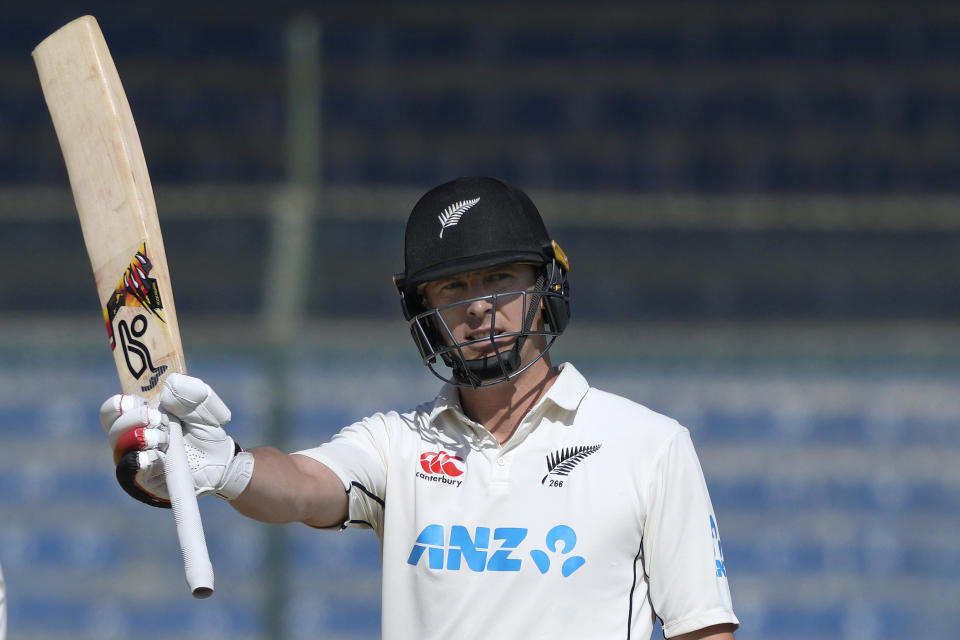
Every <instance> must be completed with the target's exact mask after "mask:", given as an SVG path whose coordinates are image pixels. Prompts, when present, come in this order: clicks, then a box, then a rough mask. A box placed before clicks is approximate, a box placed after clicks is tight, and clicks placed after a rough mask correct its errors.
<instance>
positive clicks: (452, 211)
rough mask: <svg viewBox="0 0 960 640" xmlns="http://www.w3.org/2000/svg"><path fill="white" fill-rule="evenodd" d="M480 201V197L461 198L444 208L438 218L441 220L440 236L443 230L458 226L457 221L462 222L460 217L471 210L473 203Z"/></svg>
mask: <svg viewBox="0 0 960 640" xmlns="http://www.w3.org/2000/svg"><path fill="white" fill-rule="evenodd" d="M478 202H480V198H474V199H473V200H461V201H460V202H454V203H453V204H452V205H450V206H449V207H447V208H446V209H444V210H443V213H441V214H440V215H439V216H437V219H438V220H440V237H441V238H442V237H443V232H444V230H446V229H449V228H450V227H455V226H457V223H458V222H460V218H461V217H462V216H463V214H465V213H466V212H467V211H469V210H470V208H471V207H473V205H475V204H477V203H478Z"/></svg>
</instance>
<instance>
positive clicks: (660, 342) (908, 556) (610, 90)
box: [0, 0, 960, 640]
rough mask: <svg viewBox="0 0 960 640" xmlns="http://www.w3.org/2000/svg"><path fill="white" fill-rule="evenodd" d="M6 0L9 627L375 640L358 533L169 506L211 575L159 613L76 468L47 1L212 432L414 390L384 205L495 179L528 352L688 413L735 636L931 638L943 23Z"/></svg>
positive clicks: (942, 334) (944, 291) (937, 629)
mask: <svg viewBox="0 0 960 640" xmlns="http://www.w3.org/2000/svg"><path fill="white" fill-rule="evenodd" d="M12 4H13V6H12V7H6V8H5V10H4V14H3V19H2V21H0V564H2V566H3V570H4V573H5V575H6V579H7V591H8V593H7V596H8V607H9V611H8V615H9V636H10V640H41V639H43V640H46V639H53V638H58V639H59V638H77V639H83V640H87V639H89V640H93V639H97V640H103V639H113V638H130V637H136V638H140V639H142V640H153V639H158V640H159V639H172V638H203V639H210V640H213V639H220V638H223V639H246V638H251V639H252V638H266V639H271V640H272V639H276V640H294V639H301V638H304V639H306V638H329V639H339V640H360V639H370V638H378V637H379V617H380V604H379V599H380V586H379V579H380V569H379V558H378V549H377V544H376V540H375V537H374V536H373V534H372V533H370V532H362V531H360V532H356V531H348V532H344V533H329V532H318V531H313V530H310V529H307V528H306V527H303V526H302V525H289V526H283V527H281V526H267V525H262V524H258V523H255V522H252V521H248V520H246V519H244V518H242V517H241V516H239V515H237V514H235V513H234V512H233V511H232V510H231V509H230V508H229V507H228V506H226V505H224V504H223V503H221V502H219V501H217V500H215V499H213V498H208V499H203V500H201V509H202V511H203V515H204V519H205V525H206V531H207V536H208V542H209V545H210V549H211V555H212V559H213V564H214V567H215V570H216V576H217V583H216V594H215V595H214V596H213V598H212V599H210V600H206V601H195V600H193V599H192V598H191V597H190V596H189V594H188V591H187V588H186V584H185V582H184V579H183V573H182V566H181V564H180V558H179V551H178V549H177V546H176V543H175V537H174V530H173V524H172V521H171V518H170V514H169V512H165V511H160V510H152V509H149V508H147V507H145V506H143V505H140V504H139V503H136V502H134V501H132V500H130V499H129V498H127V497H126V495H125V494H123V492H122V491H121V490H120V489H119V487H118V486H117V485H116V483H115V481H114V478H113V465H112V462H111V457H110V452H109V451H108V447H107V444H106V440H105V438H104V437H103V434H102V432H101V430H100V427H99V424H98V421H97V408H98V407H99V405H100V403H101V401H102V400H103V399H104V398H106V397H107V396H108V395H110V394H112V393H115V392H116V391H117V382H116V379H115V372H114V368H113V361H112V359H111V357H110V354H109V351H108V349H107V340H106V335H105V331H104V329H103V325H102V321H101V320H100V312H99V309H98V302H97V299H96V291H95V288H94V285H93V279H92V276H91V273H90V270H89V265H88V262H87V257H86V254H85V251H84V248H83V241H82V238H81V234H80V226H79V223H78V222H77V219H76V212H75V209H74V207H73V201H72V197H71V194H70V190H69V186H68V182H67V176H66V171H65V168H64V165H63V161H62V159H61V156H60V150H59V147H58V145H57V141H56V137H55V134H54V131H53V127H52V125H51V122H50V118H49V116H48V114H47V111H46V108H45V106H44V103H43V98H42V95H41V92H40V87H39V82H38V80H37V77H36V72H35V70H34V67H33V65H32V62H31V59H30V51H31V50H32V49H33V47H34V46H35V45H36V44H37V43H38V42H39V41H40V40H41V39H42V38H43V37H45V36H46V35H47V34H49V33H50V32H52V31H54V30H55V29H56V28H58V27H59V26H61V25H62V24H64V23H66V22H67V21H69V20H71V19H73V18H75V17H78V16H79V15H80V12H92V13H94V14H95V15H96V17H97V18H98V20H99V22H100V25H101V27H102V29H103V31H104V33H105V35H106V37H107V41H108V43H109V44H110V46H111V49H112V51H113V56H114V59H115V61H116V64H117V67H118V69H119V72H120V75H121V78H122V79H123V82H124V85H125V88H126V90H127V93H128V97H129V101H130V103H131V106H132V109H133V113H134V117H135V119H136V121H137V125H138V127H139V131H140V135H141V138H142V142H143V147H144V150H145V152H146V156H147V164H148V166H149V168H150V172H151V177H152V180H153V185H154V188H155V191H156V197H157V204H158V209H159V211H160V218H161V224H162V227H163V231H164V235H165V241H166V248H167V254H168V257H169V260H170V264H171V272H172V278H173V284H174V291H175V294H176V303H177V308H178V311H179V317H180V326H181V330H182V334H183V341H184V345H185V348H186V354H187V363H188V366H189V369H190V371H191V373H193V374H195V375H198V376H201V377H203V378H205V379H206V380H207V381H208V382H210V383H211V384H212V385H213V386H214V387H215V388H216V389H217V390H218V391H219V393H220V395H221V396H222V397H223V398H224V399H225V400H226V401H227V402H228V404H229V405H230V406H231V408H232V409H233V415H234V420H233V422H232V423H231V425H230V427H229V429H230V431H231V433H232V434H234V435H235V437H236V438H237V439H238V440H239V441H240V442H241V443H242V444H243V445H244V446H247V447H250V446H256V445H260V444H273V445H277V446H279V447H281V448H283V449H287V450H293V449H296V448H300V447H306V446H312V445H314V444H317V443H319V442H322V441H324V440H325V439H327V438H328V437H329V436H330V435H331V434H332V433H334V432H335V431H336V430H337V429H339V428H340V427H341V426H343V425H345V424H348V423H350V422H352V421H353V420H354V419H357V418H359V417H362V416H364V415H367V414H369V413H371V412H374V411H377V410H384V409H390V408H400V409H405V408H410V407H412V406H413V405H415V404H417V403H418V402H419V401H423V400H427V399H429V398H431V397H432V396H433V394H434V393H435V392H436V390H437V388H438V385H439V382H438V381H437V380H435V379H433V378H432V377H431V376H430V374H429V372H428V371H427V369H426V368H424V367H423V366H422V365H421V364H420V362H419V359H418V356H417V354H416V351H415V348H414V346H413V344H412V342H411V341H410V339H409V335H408V334H407V331H406V327H405V326H404V323H403V321H402V318H401V315H400V307H399V302H398V300H397V299H396V296H395V294H394V292H393V289H392V285H391V281H390V276H391V274H392V273H394V272H395V271H398V270H400V269H401V268H402V266H403V265H402V253H401V251H402V245H401V243H402V229H403V222H404V220H405V218H406V215H407V214H408V213H409V210H410V208H411V207H412V205H413V203H414V202H415V201H416V199H417V197H418V196H419V195H420V194H421V193H422V192H424V191H426V190H427V189H428V188H430V187H432V186H434V185H436V184H439V183H441V182H444V181H446V180H448V179H451V178H453V177H456V176H460V175H471V174H490V175H496V176H499V177H502V178H505V179H507V180H509V181H511V182H514V183H515V184H517V185H519V186H520V187H522V188H523V189H525V190H526V191H527V192H528V193H529V194H530V195H531V196H532V197H533V199H534V201H535V202H537V203H538V205H539V207H540V209H541V211H542V213H543V216H544V218H545V219H546V221H547V223H548V226H549V227H550V229H551V232H552V234H553V235H554V237H555V238H556V239H557V240H558V242H559V243H560V244H561V246H562V247H563V248H564V249H565V250H566V253H567V254H568V255H569V256H570V259H571V263H572V270H571V280H572V291H573V318H572V324H571V327H570V329H569V330H568V332H567V334H566V335H564V336H563V337H562V338H561V339H560V341H559V342H558V343H557V347H556V348H555V350H556V356H555V360H560V361H563V360H567V359H569V360H572V361H574V362H575V363H576V364H577V366H578V368H579V369H580V370H581V371H583V372H584V373H585V375H586V376H587V377H588V379H589V380H590V381H591V382H592V383H593V384H594V385H595V386H599V387H603V388H606V389H608V390H611V391H615V392H618V393H622V394H624V395H627V396H629V397H631V398H633V399H635V400H637V401H639V402H641V403H643V404H646V405H647V406H650V407H651V408H653V409H655V410H658V411H661V412H665V413H668V414H670V415H672V416H674V417H676V418H678V419H679V420H680V421H681V422H682V423H683V424H685V425H686V426H687V427H689V428H690V430H691V433H692V435H693V440H694V442H695V444H696V446H697V448H698V451H699V453H700V457H701V460H702V463H703V467H704V470H705V473H706V475H707V479H708V482H709V484H710V487H711V492H712V497H713V501H714V506H715V508H716V511H717V515H718V519H719V523H720V531H721V534H722V537H723V541H724V547H723V548H724V552H725V556H726V567H727V571H728V575H729V576H730V584H731V589H732V593H733V598H734V605H735V609H736V612H737V614H738V616H739V617H740V620H741V622H742V628H741V630H740V631H739V632H738V634H737V637H738V638H740V639H742V640H778V639H811V640H840V639H844V640H874V639H883V640H889V639H896V638H928V639H939V640H947V639H952V638H955V637H956V636H957V631H956V630H957V629H958V628H960V544H958V539H960V537H958V533H957V532H958V531H960V437H958V421H960V386H958V383H960V331H958V328H957V321H958V319H960V295H958V292H957V282H958V281H960V251H958V249H960V208H958V204H960V198H958V197H957V196H958V184H960V182H958V180H960V152H958V150H960V81H958V78H960V76H958V71H960V8H958V5H956V4H955V3H939V2H938V3H924V2H909V3H907V2H900V3H896V2H889V3H888V2H882V3H879V2H878V3H874V2H862V3H844V2H822V1H816V0H815V1H811V2H804V3H786V2H785V3H775V2H742V1H731V2H696V1H691V2H643V3H640V2H636V3H634V2H610V1H606V2H590V3H587V2H582V3H581V2H529V1H527V2H499V1H493V0H491V1H485V2H474V3H467V2H447V3H435V2H405V3H402V2H394V3H382V4H381V3H375V2H366V1H362V0H358V1H354V2H330V3H323V4H319V3H318V4H317V5H316V6H313V5H312V4H310V3H297V2H292V1H282V0H281V1H275V2H269V3H238V5H237V6H233V5H228V4H222V3H200V5H199V6H194V4H193V3H187V2H183V1H180V0H177V1H166V2H140V3H124V4H122V5H121V4H120V3H117V4H116V6H114V5H113V4H104V3H87V5H86V6H85V7H84V8H82V9H77V8H76V6H77V5H76V4H75V3H69V2H65V1H64V2H42V1H38V2H14V3H12ZM518 606H523V605H522V603H518ZM531 615H537V612H535V611H531ZM469 631H470V630H465V637H466V636H467V635H468V632H469ZM658 634H659V632H658Z"/></svg>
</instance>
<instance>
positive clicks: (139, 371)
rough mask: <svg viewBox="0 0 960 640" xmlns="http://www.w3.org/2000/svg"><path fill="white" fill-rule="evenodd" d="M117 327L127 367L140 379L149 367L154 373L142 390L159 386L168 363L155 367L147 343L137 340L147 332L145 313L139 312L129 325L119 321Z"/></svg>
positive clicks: (124, 321)
mask: <svg viewBox="0 0 960 640" xmlns="http://www.w3.org/2000/svg"><path fill="white" fill-rule="evenodd" d="M117 329H118V330H119V332H120V346H121V347H122V348H123V357H124V359H125V360H126V361H127V369H129V370H130V373H131V374H133V377H134V378H136V379H138V380H139V379H140V376H142V375H143V374H144V372H145V371H146V370H147V369H149V370H150V373H152V374H153V375H151V376H150V379H149V380H148V381H147V384H145V385H143V386H141V387H140V390H141V391H150V390H151V389H153V388H154V387H155V386H157V382H159V381H160V378H161V376H163V374H164V373H165V372H166V371H167V365H165V364H162V365H160V366H159V367H154V366H153V360H152V359H151V358H150V350H149V349H148V348H147V345H145V344H144V343H142V342H140V341H139V340H137V338H140V337H142V336H143V334H145V333H146V332H147V319H146V318H145V317H144V316H143V314H137V317H135V318H134V319H133V320H132V321H131V322H130V324H129V325H127V321H126V320H121V321H120V322H118V323H117ZM131 355H132V356H134V357H135V358H137V359H138V362H137V363H136V364H134V362H133V361H132V360H131V359H130V356H131Z"/></svg>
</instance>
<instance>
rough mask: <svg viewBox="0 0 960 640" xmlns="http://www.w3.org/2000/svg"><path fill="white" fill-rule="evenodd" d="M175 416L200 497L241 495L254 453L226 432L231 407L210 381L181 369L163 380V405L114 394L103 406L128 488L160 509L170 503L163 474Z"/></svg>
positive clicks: (119, 476) (120, 476)
mask: <svg viewBox="0 0 960 640" xmlns="http://www.w3.org/2000/svg"><path fill="white" fill-rule="evenodd" d="M170 420H176V421H177V422H179V423H180V424H181V425H182V428H183V443H184V447H185V448H186V451H187V461H188V463H189V465H190V472H191V474H192V475H193V485H194V488H195V490H196V492H197V495H198V496H200V495H206V494H208V493H212V494H214V495H216V496H218V497H220V498H224V499H226V500H232V499H233V498H236V497H237V496H238V495H240V493H241V492H242V491H243V490H244V489H245V488H246V486H247V484H248V483H249V481H250V476H251V474H252V472H253V457H252V456H251V455H250V454H249V453H244V452H243V450H242V449H241V448H240V447H239V445H237V444H236V443H235V442H234V440H233V438H231V437H230V436H229V435H227V433H226V431H224V430H223V426H222V425H224V424H226V423H227V422H229V421H230V409H228V408H227V405H226V404H224V402H223V401H222V400H221V399H220V397H219V396H218V395H217V394H216V392H215V391H213V389H211V388H210V386H209V385H207V384H206V383H205V382H203V381H202V380H200V379H199V378H191V377H189V376H185V375H181V374H177V373H172V374H170V375H169V376H168V377H167V380H166V381H165V382H164V385H163V389H162V391H161V393H160V407H159V409H155V408H153V407H150V406H149V404H148V403H147V401H146V400H144V399H143V398H141V397H139V396H130V395H117V396H113V397H111V398H108V399H107V401H106V402H104V403H103V405H102V406H101V407H100V423H101V424H102V425H103V428H104V430H105V431H106V432H107V436H108V438H109V440H110V446H111V448H112V449H113V455H114V462H116V463H117V480H118V481H119V482H120V486H121V487H123V489H124V491H126V492H127V493H128V494H130V495H131V496H133V497H134V498H136V499H137V500H140V501H141V502H145V503H147V504H149V505H152V506H155V507H169V506H170V496H169V494H168V493H167V485H166V480H165V479H164V473H163V462H164V457H165V455H166V450H167V444H168V442H169V422H170Z"/></svg>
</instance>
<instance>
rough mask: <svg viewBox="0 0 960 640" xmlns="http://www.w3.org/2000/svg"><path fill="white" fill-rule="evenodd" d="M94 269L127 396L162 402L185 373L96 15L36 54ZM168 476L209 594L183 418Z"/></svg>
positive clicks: (126, 119) (156, 230)
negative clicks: (171, 382) (166, 389)
mask: <svg viewBox="0 0 960 640" xmlns="http://www.w3.org/2000/svg"><path fill="white" fill-rule="evenodd" d="M33 60H34V62H35V63H36V66H37V72H38V73H39V75H40V84H41V86H42V88H43V95H44V98H45V99H46V102H47V108H48V109H49V110H50V116H51V117H52V119H53V126H54V128H55V129H56V131H57V138H58V139H59V141H60V149H61V151H62V152H63V158H64V160H65V161H66V165H67V173H68V174H69V176H70V187H71V189H72V190H73V199H74V202H75V203H76V205H77V213H79V214H80V226H81V227H82V229H83V239H84V242H85V244H86V246H87V254H88V255H89V256H90V264H91V266H92V267H93V276H94V279H95V280H96V283H97V294H98V295H99V298H100V307H101V310H102V311H103V321H104V323H105V324H106V328H107V336H108V337H109V342H110V349H111V350H112V351H113V358H114V361H115V363H116V365H117V372H118V373H119V375H120V386H121V388H122V389H123V392H124V393H127V394H135V395H139V396H143V397H145V398H146V399H147V400H148V401H150V402H152V403H157V402H158V401H159V394H160V390H161V389H162V387H163V381H164V379H165V378H166V376H167V375H169V374H170V373H172V372H174V371H176V372H180V373H185V372H186V365H185V363H184V358H183V346H182V345H181V343H180V329H179V327H178V324H177V314H176V309H175V308H174V304H173V290H172V288H171V285H170V274H169V271H168V267H167V258H166V255H165V253H164V247H163V238H162V237H161V235H160V223H159V221H158V219H157V207H156V204H155V202H154V198H153V189H152V187H151V185H150V176H149V174H148V173H147V165H146V161H145V160H144V156H143V148H142V147H141V145H140V136H139V135H138V134H137V128H136V125H134V122H133V115H132V114H131V112H130V105H129V104H128V103H127V98H126V95H125V94H124V91H123V86H122V85H121V84H120V76H119V75H118V74H117V69H116V67H115V66H114V63H113V58H111V56H110V51H109V50H108V49H107V43H106V41H105V40H104V38H103V34H102V33H101V31H100V26H99V25H98V24H97V21H96V20H95V19H94V18H93V17H92V16H84V17H82V18H78V19H76V20H74V21H72V22H70V23H69V24H67V25H65V26H64V27H62V28H60V29H59V30H57V31H56V32H54V33H53V34H52V35H50V36H48V37H47V38H46V39H45V40H43V42H41V43H40V44H39V45H37V47H36V49H34V50H33ZM164 464H165V469H164V474H165V477H166V481H167V490H168V491H169V493H170V503H171V507H172V510H173V519H174V522H175V524H176V530H177V536H178V537H179V539H180V548H181V550H182V551H183V562H184V570H185V573H186V578H187V584H188V585H189V587H190V591H191V593H192V594H193V595H194V596H195V597H198V598H206V597H208V596H210V595H211V594H212V593H213V567H212V565H211V564H210V558H209V556H208V554H207V545H206V541H205V540H204V535H203V524H202V522H201V521H200V511H199V509H198V507H197V499H196V495H195V494H194V489H193V479H192V477H191V475H190V470H189V467H188V464H187V458H186V454H185V452H184V446H183V434H182V430H181V427H180V425H179V424H177V423H176V422H175V421H171V423H170V444H169V447H168V449H167V455H166V458H165V463H164Z"/></svg>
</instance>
